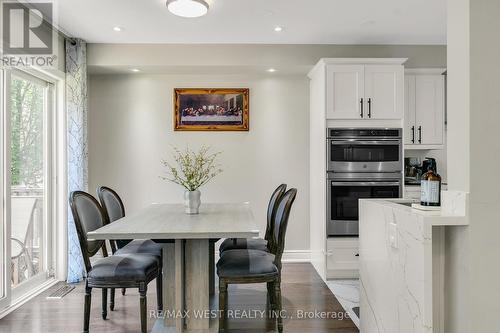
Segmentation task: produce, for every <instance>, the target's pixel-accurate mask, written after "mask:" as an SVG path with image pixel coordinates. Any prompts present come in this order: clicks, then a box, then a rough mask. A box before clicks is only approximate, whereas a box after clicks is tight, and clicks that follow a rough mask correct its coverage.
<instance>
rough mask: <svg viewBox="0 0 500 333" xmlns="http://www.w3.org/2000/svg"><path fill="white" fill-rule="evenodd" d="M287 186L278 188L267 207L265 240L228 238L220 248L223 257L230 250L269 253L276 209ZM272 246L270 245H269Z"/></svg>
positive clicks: (283, 185) (282, 185)
mask: <svg viewBox="0 0 500 333" xmlns="http://www.w3.org/2000/svg"><path fill="white" fill-rule="evenodd" d="M285 190H286V184H281V185H280V186H278V187H277V188H276V189H275V190H274V192H273V194H272V195H271V199H270V200H269V204H268V205H267V224H266V234H265V236H264V239H262V238H228V239H226V240H224V241H223V242H222V244H221V245H220V247H219V253H220V255H222V254H223V253H224V252H226V251H228V250H235V249H251V250H260V251H266V252H269V246H268V244H269V241H270V239H271V234H272V231H273V219H274V214H275V213H276V208H277V207H278V203H279V198H280V197H281V196H282V195H283V193H285ZM269 245H270V244H269Z"/></svg>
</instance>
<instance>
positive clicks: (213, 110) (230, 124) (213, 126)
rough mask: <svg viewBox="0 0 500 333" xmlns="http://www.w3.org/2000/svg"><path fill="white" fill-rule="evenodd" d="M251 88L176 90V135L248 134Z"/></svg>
mask: <svg viewBox="0 0 500 333" xmlns="http://www.w3.org/2000/svg"><path fill="white" fill-rule="evenodd" d="M249 95H250V89H248V88H176V89H174V131H248V130H249V113H250V110H249V109H250V107H249Z"/></svg>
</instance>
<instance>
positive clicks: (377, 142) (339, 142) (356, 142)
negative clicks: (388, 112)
mask: <svg viewBox="0 0 500 333" xmlns="http://www.w3.org/2000/svg"><path fill="white" fill-rule="evenodd" d="M330 142H331V144H332V145H345V144H351V145H353V146H357V145H387V146H394V145H399V144H400V143H401V140H369V141H368V140H364V141H360V140H330Z"/></svg>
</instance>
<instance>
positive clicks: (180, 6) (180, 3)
mask: <svg viewBox="0 0 500 333" xmlns="http://www.w3.org/2000/svg"><path fill="white" fill-rule="evenodd" d="M167 8H168V10H169V11H170V12H171V13H172V14H174V15H177V16H181V17H188V18H193V17H200V16H203V15H205V14H206V13H208V8H209V6H208V3H207V2H206V1H205V0H167Z"/></svg>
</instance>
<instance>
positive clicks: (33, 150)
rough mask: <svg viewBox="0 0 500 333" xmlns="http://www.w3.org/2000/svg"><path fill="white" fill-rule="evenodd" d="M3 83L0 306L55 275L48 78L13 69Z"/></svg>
mask: <svg viewBox="0 0 500 333" xmlns="http://www.w3.org/2000/svg"><path fill="white" fill-rule="evenodd" d="M3 84H4V89H3V100H4V101H3V108H2V134H3V135H2V139H1V140H2V147H1V154H2V156H1V159H2V169H1V172H2V181H1V182H2V184H1V185H2V195H1V196H2V199H3V200H2V202H3V205H2V225H1V226H0V229H1V230H2V243H3V245H4V246H2V248H3V251H2V253H1V255H2V263H3V264H2V267H3V268H2V271H1V275H2V277H1V279H2V280H1V281H2V290H1V292H0V295H2V296H3V303H5V304H1V303H0V305H9V303H10V302H12V301H15V300H16V299H18V298H20V297H22V296H23V295H25V294H27V293H29V292H30V291H33V290H35V289H36V288H38V287H40V286H41V285H42V284H43V283H44V282H45V281H46V280H47V279H48V278H49V276H50V273H51V268H52V264H53V263H52V260H51V258H52V246H51V244H52V239H51V238H52V237H51V235H52V209H51V207H52V206H53V205H52V195H51V186H50V185H51V183H52V181H51V177H52V176H51V175H52V168H51V165H52V159H51V142H52V140H51V116H52V114H51V113H52V111H53V110H54V108H53V86H52V84H51V83H49V82H46V81H44V80H42V79H40V78H38V77H36V76H34V75H31V74H28V73H26V72H22V71H17V70H8V71H4V73H3ZM0 302H2V301H1V300H0Z"/></svg>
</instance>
